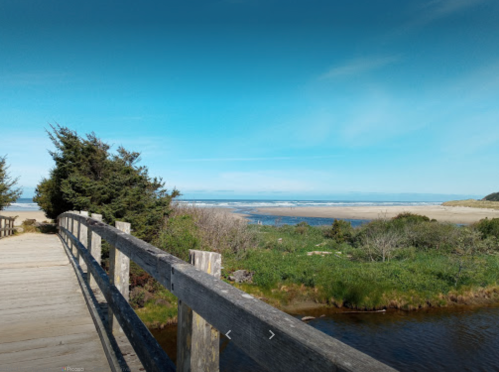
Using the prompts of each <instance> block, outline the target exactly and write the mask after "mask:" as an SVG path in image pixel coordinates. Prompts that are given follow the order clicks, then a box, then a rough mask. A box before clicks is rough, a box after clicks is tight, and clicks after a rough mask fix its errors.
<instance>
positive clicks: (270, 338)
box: [269, 329, 275, 340]
mask: <svg viewBox="0 0 499 372" xmlns="http://www.w3.org/2000/svg"><path fill="white" fill-rule="evenodd" d="M269 332H270V333H271V334H272V336H270V337H269V340H272V337H274V336H275V334H274V332H272V331H271V330H270V329H269Z"/></svg>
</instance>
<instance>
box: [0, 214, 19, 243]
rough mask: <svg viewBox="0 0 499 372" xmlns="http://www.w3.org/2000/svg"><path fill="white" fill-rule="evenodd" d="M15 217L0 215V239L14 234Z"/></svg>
mask: <svg viewBox="0 0 499 372" xmlns="http://www.w3.org/2000/svg"><path fill="white" fill-rule="evenodd" d="M15 219H16V218H15V217H4V216H0V239H1V238H5V237H7V236H11V235H13V234H14V221H15Z"/></svg>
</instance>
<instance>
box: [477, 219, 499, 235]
mask: <svg viewBox="0 0 499 372" xmlns="http://www.w3.org/2000/svg"><path fill="white" fill-rule="evenodd" d="M474 227H475V228H476V229H477V230H478V231H480V232H481V233H482V236H483V237H484V238H489V237H493V238H499V218H492V219H490V220H489V219H488V218H485V219H483V220H480V221H478V222H477V223H476V224H475V225H474Z"/></svg>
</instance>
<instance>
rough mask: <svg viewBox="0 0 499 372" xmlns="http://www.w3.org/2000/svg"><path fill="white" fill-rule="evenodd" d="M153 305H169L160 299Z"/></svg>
mask: <svg viewBox="0 0 499 372" xmlns="http://www.w3.org/2000/svg"><path fill="white" fill-rule="evenodd" d="M155 304H156V305H161V306H168V305H170V303H169V302H168V301H167V300H165V299H163V298H160V299H158V300H156V302H155Z"/></svg>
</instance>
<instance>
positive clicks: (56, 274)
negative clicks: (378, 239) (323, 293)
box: [0, 212, 394, 372]
mask: <svg viewBox="0 0 499 372" xmlns="http://www.w3.org/2000/svg"><path fill="white" fill-rule="evenodd" d="M101 220H102V218H101V216H100V215H96V214H93V215H92V216H91V217H90V216H89V214H88V213H87V212H79V213H78V212H66V213H63V214H62V215H60V216H59V218H58V224H59V234H58V235H45V234H22V235H19V236H12V237H7V238H5V239H1V240H0V283H1V284H2V285H1V287H0V372H4V371H5V372H7V371H144V370H145V371H192V372H201V371H206V372H215V371H218V370H219V366H218V362H219V349H218V347H219V334H220V333H222V334H225V335H227V337H228V338H230V342H233V343H234V344H236V345H237V346H238V347H239V348H240V349H241V350H243V351H245V352H246V353H247V354H248V355H249V356H250V357H251V358H253V359H254V360H255V361H256V362H257V363H259V364H260V365H261V366H262V367H263V368H265V369H267V370H268V371H283V372H284V371H286V372H289V371H297V372H302V371H307V372H308V371H360V372H363V371H365V372H367V371H369V372H381V371H383V372H388V371H394V369H392V368H390V367H388V366H386V365H384V364H382V363H380V362H378V361H376V360H375V359H373V358H371V357H370V356H368V355H366V354H363V353H361V352H359V351H358V350H355V349H353V348H351V347H349V346H347V345H345V344H343V343H341V342H340V341H338V340H336V339H334V338H332V337H329V336H327V335H326V334H324V333H322V332H320V331H318V330H316V329H314V328H312V327H310V326H309V325H307V324H305V323H303V322H301V321H300V320H298V319H296V318H294V317H292V316H289V315H287V314H286V313H283V312H281V311H279V310H277V309H275V308H274V307H272V306H269V305H267V304H265V303H264V302H262V301H259V300H257V299H255V298H253V297H252V296H251V295H249V294H247V293H245V292H243V291H240V290H238V289H237V288H235V287H233V286H231V285H229V284H227V283H225V282H223V281H221V280H220V278H219V276H220V266H221V259H220V255H218V254H216V253H213V252H200V251H191V263H192V265H191V264H188V263H186V262H184V261H182V260H180V259H178V258H177V257H174V256H172V255H170V254H168V253H166V252H165V251H162V250H160V249H158V248H156V247H154V246H152V245H150V244H148V243H145V242H144V241H141V240H139V239H137V238H135V237H133V236H131V235H130V225H129V224H127V223H123V222H117V223H116V227H112V226H109V225H107V224H104V223H102V222H101ZM9 231H10V230H9ZM102 239H104V240H105V241H107V242H108V243H109V246H110V270H109V275H108V274H107V273H106V272H105V271H104V269H102V267H101V265H100V257H101V242H102ZM130 260H132V261H134V262H135V263H137V264H138V265H139V266H140V267H142V268H143V269H144V270H145V271H146V272H148V273H149V274H150V275H151V276H152V277H154V278H155V279H156V280H157V281H158V282H159V283H161V284H162V285H163V286H164V287H165V288H166V289H168V290H169V291H171V292H172V293H173V294H174V295H176V296H177V298H178V299H179V325H178V337H177V342H178V355H177V365H175V364H174V363H173V362H172V361H171V359H170V358H169V356H168V355H167V354H166V353H165V352H164V351H163V350H162V348H161V347H160V346H159V344H158V343H157V341H156V340H155V339H154V337H153V336H152V335H151V333H150V332H149V330H148V329H147V328H146V327H145V325H144V324H143V323H142V322H141V321H140V319H139V318H138V317H137V315H136V314H135V312H134V310H133V309H132V308H131V307H130V305H129V304H128V291H129V284H128V277H129V265H130Z"/></svg>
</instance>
